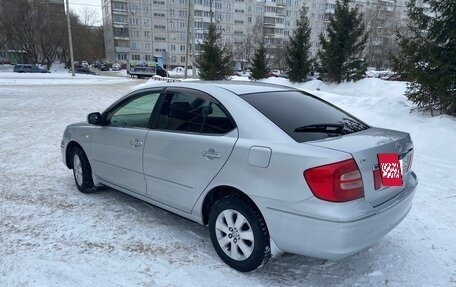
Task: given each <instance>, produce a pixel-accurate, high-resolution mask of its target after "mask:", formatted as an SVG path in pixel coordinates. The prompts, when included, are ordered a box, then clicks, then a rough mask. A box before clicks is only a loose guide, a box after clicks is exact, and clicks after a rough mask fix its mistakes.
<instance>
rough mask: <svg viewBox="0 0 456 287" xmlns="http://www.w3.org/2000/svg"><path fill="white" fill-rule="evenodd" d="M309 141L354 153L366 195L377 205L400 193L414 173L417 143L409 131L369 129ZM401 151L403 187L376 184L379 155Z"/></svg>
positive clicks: (370, 201)
mask: <svg viewBox="0 0 456 287" xmlns="http://www.w3.org/2000/svg"><path fill="white" fill-rule="evenodd" d="M305 144H310V145H315V146H319V147H325V148H329V149H333V150H338V151H343V152H348V153H350V154H351V155H352V156H353V158H354V159H355V161H356V163H357V165H358V167H359V169H360V172H361V176H362V179H363V185H364V196H365V198H366V200H367V201H368V202H369V204H371V205H372V206H373V207H377V206H379V205H381V204H383V203H385V202H387V201H388V200H390V199H391V198H393V197H395V196H396V195H397V194H398V193H400V192H401V191H402V190H403V189H404V187H405V185H406V183H407V181H408V176H410V165H411V161H412V157H413V142H412V140H411V138H410V135H409V134H408V133H405V132H400V131H394V130H388V129H381V128H369V129H366V130H363V131H360V132H356V133H352V134H348V135H344V136H338V137H330V138H326V139H324V140H318V141H312V142H306V143H305ZM385 153H397V154H398V155H399V159H401V167H402V180H403V183H404V184H403V186H382V187H380V189H378V190H376V189H375V187H374V170H375V169H378V167H379V162H378V154H385Z"/></svg>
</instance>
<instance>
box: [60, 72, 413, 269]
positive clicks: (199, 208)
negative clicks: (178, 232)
mask: <svg viewBox="0 0 456 287" xmlns="http://www.w3.org/2000/svg"><path fill="white" fill-rule="evenodd" d="M61 151H62V156H63V161H64V163H65V165H66V166H67V167H68V168H69V169H73V174H74V179H75V182H76V186H77V188H78V189H79V190H80V191H81V192H84V193H87V192H93V191H95V190H96V189H97V187H99V186H102V185H104V186H109V187H112V188H114V189H117V190H120V191H122V192H125V193H127V194H129V195H132V196H134V197H137V198H139V199H141V200H144V201H146V202H148V203H151V204H153V205H156V206H158V207H161V208H163V209H166V210H168V211H171V212H173V213H176V214H178V215H181V216H183V217H185V218H188V219H190V220H193V221H196V222H198V223H201V224H204V225H208V226H209V233H210V238H211V240H212V244H213V246H214V248H215V250H216V252H217V254H218V255H219V256H220V258H221V259H222V260H223V261H224V262H225V263H226V264H228V265H229V266H231V267H233V268H234V269H237V270H239V271H242V272H247V271H251V270H254V269H256V268H258V267H260V266H262V265H264V264H265V263H266V262H267V261H268V259H269V258H270V257H271V256H275V255H277V254H280V253H282V252H289V253H294V254H301V255H306V256H313V257H318V258H326V259H331V260H335V259H339V258H343V257H346V256H349V255H351V254H354V253H356V252H358V251H360V250H362V249H364V248H366V247H368V246H369V245H370V244H372V243H374V242H376V241H377V240H379V239H380V238H382V237H383V236H384V235H386V234H387V233H388V232H389V231H391V230H392V229H393V228H394V227H395V226H396V225H398V224H399V223H400V222H401V221H402V220H403V219H404V218H405V216H406V215H407V214H408V212H409V210H410V208H411V206H412V200H413V196H414V191H415V188H416V186H417V177H416V175H415V173H414V172H412V171H411V162H412V157H413V143H412V140H411V138H410V135H409V134H407V133H404V132H400V131H394V130H387V129H380V128H375V127H372V126H369V125H367V124H366V123H364V122H362V121H361V120H359V119H357V118H355V117H354V116H352V115H350V114H348V113H346V112H344V111H343V110H341V109H339V108H337V107H335V106H333V105H331V104H330V103H328V102H325V101H323V100H321V99H320V98H318V97H316V96H313V95H311V94H308V93H306V92H303V91H300V90H297V89H293V88H290V87H284V86H277V85H268V84H253V83H250V82H248V83H245V82H244V83H242V82H230V81H227V82H183V83H170V84H168V83H163V84H162V85H149V86H146V87H142V88H140V89H138V90H136V91H134V92H131V93H130V94H128V95H126V96H125V97H123V98H121V99H120V100H118V101H117V102H115V103H114V104H113V105H111V106H110V107H109V108H108V109H107V110H106V111H104V112H103V113H101V114H100V113H91V114H89V115H88V121H87V122H82V123H76V124H72V125H69V126H68V127H67V128H66V130H65V132H64V135H63V139H62V142H61ZM385 154H386V155H389V156H391V155H393V156H392V157H393V161H396V162H392V163H387V165H385V168H383V166H381V164H382V163H381V162H380V161H379V159H380V156H381V155H385ZM394 168H396V172H395V173H394V174H395V175H396V176H398V177H397V178H395V180H396V179H397V180H400V182H399V184H390V183H389V182H388V181H387V179H389V178H388V176H389V175H390V174H393V173H390V171H391V170H394ZM396 182H397V181H396Z"/></svg>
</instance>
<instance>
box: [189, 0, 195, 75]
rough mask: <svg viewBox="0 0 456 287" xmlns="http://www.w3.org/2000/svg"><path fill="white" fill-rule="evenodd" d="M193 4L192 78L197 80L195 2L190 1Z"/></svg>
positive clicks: (191, 9)
mask: <svg viewBox="0 0 456 287" xmlns="http://www.w3.org/2000/svg"><path fill="white" fill-rule="evenodd" d="M189 1H190V3H191V6H190V13H191V15H192V16H191V19H190V23H192V78H196V58H195V57H196V49H195V33H196V31H195V11H194V9H195V6H194V4H195V3H193V1H194V0H189Z"/></svg>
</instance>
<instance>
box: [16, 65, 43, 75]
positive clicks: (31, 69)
mask: <svg viewBox="0 0 456 287" xmlns="http://www.w3.org/2000/svg"><path fill="white" fill-rule="evenodd" d="M13 71H14V72H16V73H50V72H49V71H48V70H46V69H43V68H39V67H37V66H35V65H31V64H17V65H15V66H14V69H13Z"/></svg>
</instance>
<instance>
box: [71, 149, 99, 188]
mask: <svg viewBox="0 0 456 287" xmlns="http://www.w3.org/2000/svg"><path fill="white" fill-rule="evenodd" d="M73 175H74V181H75V183H76V186H77V187H78V189H79V191H80V192H83V193H89V192H93V191H95V189H96V188H95V187H94V185H93V179H92V168H91V167H90V163H89V160H88V159H87V156H86V154H85V153H84V151H83V150H82V149H80V148H75V149H74V150H73Z"/></svg>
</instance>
